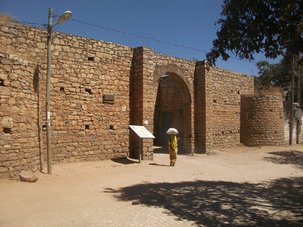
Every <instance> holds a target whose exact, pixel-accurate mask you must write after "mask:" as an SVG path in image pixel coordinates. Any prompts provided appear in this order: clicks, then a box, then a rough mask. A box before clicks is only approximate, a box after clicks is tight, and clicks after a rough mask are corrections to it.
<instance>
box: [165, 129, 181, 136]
mask: <svg viewBox="0 0 303 227" xmlns="http://www.w3.org/2000/svg"><path fill="white" fill-rule="evenodd" d="M178 133H179V132H178V130H177V129H175V128H169V129H168V130H167V132H166V134H169V135H171V134H178Z"/></svg>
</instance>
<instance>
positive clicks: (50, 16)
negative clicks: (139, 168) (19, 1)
mask: <svg viewBox="0 0 303 227" xmlns="http://www.w3.org/2000/svg"><path fill="white" fill-rule="evenodd" d="M71 17H72V12H71V11H65V12H64V13H63V14H62V15H61V16H60V17H59V19H58V21H57V22H56V23H55V24H52V23H53V21H52V20H53V8H52V7H50V8H49V10H48V24H47V77H46V96H45V100H46V103H45V104H46V111H45V112H46V151H47V173H48V174H52V165H51V160H52V152H51V125H50V122H51V120H50V118H51V114H50V113H51V112H50V80H51V61H52V53H51V45H52V29H53V27H55V26H56V25H58V24H62V23H64V22H65V21H67V20H69V19H70V18H71Z"/></svg>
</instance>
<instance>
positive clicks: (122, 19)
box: [0, 0, 265, 75]
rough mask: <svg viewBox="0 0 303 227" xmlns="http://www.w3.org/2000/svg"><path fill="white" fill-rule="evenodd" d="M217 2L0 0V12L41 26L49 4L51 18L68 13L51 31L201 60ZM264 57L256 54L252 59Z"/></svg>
mask: <svg viewBox="0 0 303 227" xmlns="http://www.w3.org/2000/svg"><path fill="white" fill-rule="evenodd" d="M222 2H223V0H78V1H76V0H0V13H1V14H8V15H10V16H12V17H13V18H14V19H15V20H17V21H21V22H30V23H37V24H47V17H48V8H49V7H50V6H52V7H53V8H54V14H55V15H61V14H62V13H63V12H64V11H66V10H70V11H72V12H73V17H72V19H73V20H72V21H68V22H66V23H64V24H62V25H59V26H56V27H55V30H56V31H60V32H64V33H68V34H73V35H78V36H83V37H88V38H93V39H97V40H104V41H109V42H113V43H118V44H123V45H127V46H131V47H138V46H144V47H149V48H152V49H153V50H154V51H155V52H158V53H163V54H167V55H171V56H176V57H180V58H185V59H189V60H192V59H197V60H204V59H205V54H206V52H208V51H209V50H210V49H211V47H212V41H213V40H214V39H215V37H216V31H217V30H218V26H216V25H215V22H216V21H217V20H218V19H219V18H220V12H221V6H222ZM77 21H81V22H86V23H89V24H92V25H95V26H91V25H88V24H83V23H80V22H77ZM35 26H39V25H35ZM113 30H115V31H113ZM116 31H118V32H116ZM127 33H131V34H134V35H128V34H127ZM139 36H144V37H147V38H146V39H144V38H140V37H139ZM155 40H159V41H155ZM174 44H177V45H174ZM180 46H186V47H190V48H193V49H194V50H193V49H188V48H184V47H180ZM234 57H236V56H234ZM264 59H265V58H264V57H263V56H261V55H258V56H257V57H256V59H255V61H259V60H264ZM217 66H218V67H220V68H225V69H228V70H232V71H236V72H240V73H246V74H249V75H257V73H258V70H257V68H256V66H255V63H252V62H248V61H241V60H237V59H236V58H232V59H230V60H228V61H227V62H225V61H222V60H221V59H219V60H218V62H217Z"/></svg>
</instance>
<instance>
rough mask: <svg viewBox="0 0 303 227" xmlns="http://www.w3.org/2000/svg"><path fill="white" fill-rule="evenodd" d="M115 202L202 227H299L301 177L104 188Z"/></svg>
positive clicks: (302, 195)
mask: <svg viewBox="0 0 303 227" xmlns="http://www.w3.org/2000/svg"><path fill="white" fill-rule="evenodd" d="M106 192H109V193H114V196H115V197H116V198H117V199H118V200H122V201H138V203H140V204H141V205H146V206H154V207H161V208H164V209H166V210H167V212H168V214H170V215H174V216H176V217H177V218H179V219H180V220H181V219H182V220H184V219H185V220H189V221H193V222H195V223H196V224H197V225H199V226H200V225H206V226H303V212H302V211H303V177H299V178H289V179H288V178H281V179H278V180H275V181H272V182H266V183H263V184H249V183H233V182H225V181H190V182H178V183H154V184H138V185H133V186H129V187H125V188H122V189H119V190H115V189H112V188H107V189H106Z"/></svg>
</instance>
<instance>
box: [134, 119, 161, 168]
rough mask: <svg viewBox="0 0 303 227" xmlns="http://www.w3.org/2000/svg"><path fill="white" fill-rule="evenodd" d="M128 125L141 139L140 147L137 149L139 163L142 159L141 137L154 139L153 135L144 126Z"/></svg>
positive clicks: (141, 141)
mask: <svg viewBox="0 0 303 227" xmlns="http://www.w3.org/2000/svg"><path fill="white" fill-rule="evenodd" d="M129 127H130V128H131V130H133V131H134V132H135V133H136V135H137V136H138V137H139V138H140V139H141V140H140V149H139V163H140V162H141V160H142V155H143V139H154V138H155V137H154V136H153V134H151V133H150V132H149V131H148V130H147V129H146V128H145V127H144V126H141V125H130V126H129Z"/></svg>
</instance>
